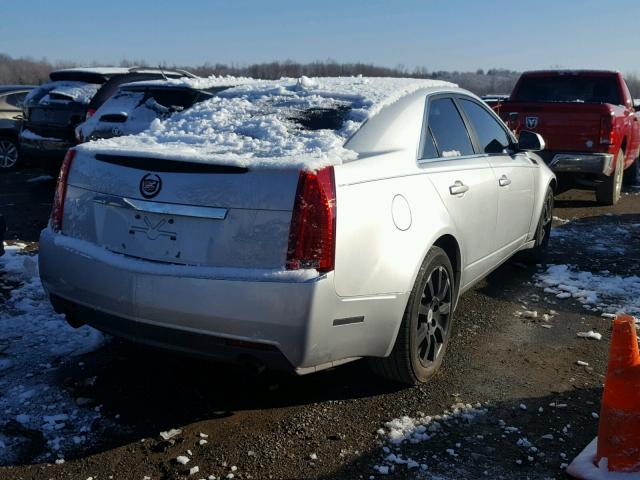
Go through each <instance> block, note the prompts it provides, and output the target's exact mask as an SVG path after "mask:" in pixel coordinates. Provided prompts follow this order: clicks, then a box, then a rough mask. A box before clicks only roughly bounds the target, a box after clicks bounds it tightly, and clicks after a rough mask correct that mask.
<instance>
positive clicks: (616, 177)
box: [596, 150, 624, 205]
mask: <svg viewBox="0 0 640 480" xmlns="http://www.w3.org/2000/svg"><path fill="white" fill-rule="evenodd" d="M623 164H624V152H623V151H622V150H620V151H619V152H618V156H617V157H616V167H615V171H614V172H613V173H612V174H611V176H609V177H606V178H605V179H604V182H603V183H602V185H600V186H599V187H598V189H597V190H596V200H597V201H598V203H601V204H603V205H615V204H616V203H618V200H620V192H621V191H622V174H623V169H624V165H623Z"/></svg>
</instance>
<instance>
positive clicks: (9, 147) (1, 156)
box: [0, 138, 18, 171]
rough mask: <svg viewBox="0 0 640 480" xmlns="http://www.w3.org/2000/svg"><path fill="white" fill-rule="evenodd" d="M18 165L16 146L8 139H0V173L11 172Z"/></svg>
mask: <svg viewBox="0 0 640 480" xmlns="http://www.w3.org/2000/svg"><path fill="white" fill-rule="evenodd" d="M17 164H18V144H17V143H16V142H15V141H14V140H11V139H10V138H0V171H6V170H11V169H13V168H15V167H16V165H17Z"/></svg>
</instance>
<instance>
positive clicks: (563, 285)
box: [536, 265, 640, 316]
mask: <svg viewBox="0 0 640 480" xmlns="http://www.w3.org/2000/svg"><path fill="white" fill-rule="evenodd" d="M536 279H537V281H538V283H537V284H536V286H538V287H542V288H544V291H545V292H547V293H551V294H554V295H556V297H558V298H575V299H576V300H578V301H579V302H580V303H582V304H583V305H585V307H587V308H588V309H589V310H592V309H594V308H595V309H597V310H599V311H602V312H605V313H628V314H630V315H635V316H640V277H638V276H636V275H633V276H629V277H622V276H619V275H610V274H607V273H604V272H602V273H599V274H594V273H591V272H583V271H580V270H577V269H576V268H575V267H572V266H570V265H549V266H548V268H547V270H546V271H545V272H543V273H539V274H537V275H536Z"/></svg>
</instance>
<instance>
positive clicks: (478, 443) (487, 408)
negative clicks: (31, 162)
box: [0, 170, 640, 480]
mask: <svg viewBox="0 0 640 480" xmlns="http://www.w3.org/2000/svg"><path fill="white" fill-rule="evenodd" d="M40 175H41V172H38V171H35V170H31V171H30V170H24V171H19V172H16V173H11V174H5V175H2V176H0V212H1V213H3V214H5V216H6V217H7V223H8V225H9V234H8V237H9V239H17V240H20V241H23V242H27V243H28V242H36V241H37V237H38V232H39V230H40V229H41V228H42V227H43V226H44V224H45V223H46V220H47V216H48V210H49V208H50V206H51V198H52V191H53V182H52V181H46V180H44V181H36V182H28V180H29V179H33V178H37V177H38V176H40ZM592 199H593V194H592V193H588V192H579V191H569V192H565V193H563V194H562V195H561V196H560V197H559V198H558V199H557V203H556V210H555V212H554V215H555V216H556V217H557V219H556V222H555V223H556V232H557V233H555V234H554V236H553V238H552V243H551V255H550V258H549V263H561V264H571V265H572V266H573V268H575V269H577V270H580V271H584V272H593V273H602V272H603V271H606V272H610V274H612V275H614V274H615V275H621V276H630V275H633V274H634V272H638V265H639V264H640V257H639V256H640V253H639V252H640V233H639V230H638V229H639V228H640V191H639V190H631V191H627V192H626V194H625V195H624V196H623V198H622V200H621V202H620V203H619V205H617V206H616V207H615V208H603V207H598V206H596V205H595V203H594V202H593V200H592ZM566 220H569V222H566ZM602 240H604V241H605V243H604V247H605V248H600V247H598V244H599V243H602ZM31 245H32V247H31V248H32V249H36V248H37V245H36V244H31ZM609 247H611V248H609ZM623 260H624V261H623ZM543 271H544V268H543V267H537V268H536V267H527V266H524V265H522V264H520V263H519V262H518V261H517V260H516V261H511V262H508V263H507V264H505V265H504V266H502V267H501V268H500V269H498V270H497V271H496V272H494V273H493V274H491V275H490V276H489V277H488V278H487V279H486V280H484V281H483V282H481V283H480V284H478V285H477V286H476V287H475V288H474V289H472V290H471V291H469V292H467V293H466V294H465V295H464V296H463V297H462V299H461V302H460V305H459V307H458V310H457V313H456V320H455V324H454V335H453V338H452V341H451V343H450V345H449V349H448V352H447V356H446V358H445V361H444V364H443V368H442V369H441V371H440V372H439V373H438V374H437V376H436V377H435V378H434V379H433V380H432V381H431V382H429V383H428V384H427V385H423V386H419V387H413V388H405V387H402V386H398V385H395V384H392V383H387V382H384V381H382V380H380V379H378V378H377V377H375V376H374V375H372V374H371V373H370V372H369V370H368V369H367V365H366V362H363V361H360V362H355V363H352V364H349V365H345V366H343V367H340V368H336V369H333V370H329V371H325V372H321V373H318V374H315V375H310V376H305V377H293V376H286V375H280V374H275V373H269V372H267V373H264V374H261V375H256V374H253V373H251V372H247V371H245V370H241V369H238V368H235V367H228V366H223V365H218V364H213V363H209V362H204V361H201V360H194V359H189V358H182V357H179V356H176V355H173V354H169V353H166V352H156V351H153V350H148V349H144V348H141V347H139V346H136V345H132V344H128V343H125V342H121V341H119V340H116V339H113V340H112V341H110V342H107V343H106V344H105V345H104V346H103V347H101V348H100V349H98V350H95V351H93V352H92V353H89V354H86V355H83V356H81V357H74V358H68V359H66V360H64V361H62V362H61V363H60V364H59V365H57V374H56V375H55V376H53V377H52V379H53V380H52V381H55V382H58V386H59V387H60V388H63V389H65V391H67V392H68V394H69V395H71V396H75V397H78V398H83V399H87V402H88V403H87V404H86V405H85V406H83V407H81V408H94V409H95V408H98V409H99V411H100V413H101V417H102V421H101V424H100V428H99V430H98V431H99V434H97V435H94V437H93V439H92V440H91V441H90V442H86V443H83V444H82V446H79V447H78V448H77V449H72V450H70V451H66V452H65V453H64V458H65V462H64V463H62V464H50V463H42V462H41V460H40V461H38V459H41V458H42V455H43V449H44V448H45V446H43V444H42V442H41V441H39V440H38V438H37V432H32V431H24V430H20V427H19V425H16V422H13V421H11V420H10V419H9V418H8V415H7V414H6V412H4V413H2V412H0V434H4V435H22V436H24V437H25V438H26V439H27V440H26V441H25V445H26V447H25V449H24V451H23V452H22V455H21V456H20V458H19V459H14V460H13V461H12V462H10V463H11V464H7V465H5V466H2V467H0V479H41V478H51V479H81V480H85V479H87V478H89V477H93V479H94V480H97V479H107V478H116V479H117V478H127V479H140V480H142V479H143V478H145V477H149V478H151V479H154V480H155V479H174V478H192V479H199V478H207V477H208V476H209V475H214V476H215V477H216V478H220V477H222V478H232V477H228V476H229V475H232V476H233V478H256V479H268V478H274V479H307V478H308V479H311V478H321V479H360V478H363V479H368V478H370V477H371V476H373V478H425V479H454V478H455V479H459V478H467V479H474V478H505V479H506V478H508V479H512V478H523V479H524V478H531V479H543V478H564V473H563V464H565V463H568V462H570V461H571V459H573V458H574V457H575V456H576V455H577V453H579V451H581V450H582V448H584V447H585V446H586V445H587V444H588V443H589V442H590V441H591V440H592V439H593V437H594V436H595V435H596V432H597V425H598V420H597V418H595V415H594V413H597V412H598V411H599V402H600V397H601V394H602V383H603V380H604V373H605V371H606V358H607V350H608V340H609V338H610V319H608V318H603V317H602V316H601V315H600V312H599V311H592V310H587V309H585V305H583V304H582V303H581V302H580V301H579V300H578V299H576V298H569V299H559V298H557V297H556V295H555V294H554V293H546V292H545V291H544V290H543V288H542V287H539V286H536V283H538V282H537V280H536V274H539V273H541V272H543ZM2 282H3V280H2V279H0V283H2ZM2 284H3V285H4V286H5V287H6V288H5V289H3V290H0V292H2V294H1V295H0V320H1V318H2V313H3V301H6V299H7V295H8V294H7V292H8V291H10V289H11V288H13V287H15V282H13V283H12V281H11V279H4V283H2ZM3 295H4V296H3ZM3 299H4V300H3ZM524 311H536V312H538V316H537V317H536V318H530V317H527V315H522V314H520V316H518V313H517V312H524ZM552 311H555V314H553V312H552ZM545 313H546V314H549V315H551V318H549V319H548V320H545V319H543V318H542V315H543V314H545ZM589 330H595V331H597V332H599V333H601V334H602V335H603V338H602V340H601V341H595V340H587V339H583V338H578V337H577V336H576V333H577V332H580V331H589ZM0 340H1V339H0ZM578 360H580V361H581V362H585V363H588V365H578V364H577V363H576V362H577V361H578ZM1 377H2V372H0V378H1ZM6 394H7V392H0V396H2V395H6ZM459 403H462V404H471V405H473V406H475V407H472V409H471V410H467V407H462V406H458V407H457V408H458V410H453V409H452V408H451V406H452V405H454V404H459ZM447 411H448V412H449V413H448V414H447V413H446V412H447ZM465 412H466V414H465ZM438 415H439V416H440V417H436V416H438ZM442 415H446V416H442ZM403 416H407V417H409V418H410V419H411V420H410V421H409V420H408V419H406V420H405V422H409V423H410V424H412V425H423V426H424V427H425V429H424V430H425V433H426V434H428V436H429V437H430V438H429V439H428V440H426V439H424V438H419V435H418V436H414V437H412V438H413V441H414V442H415V443H411V442H404V443H402V444H396V443H394V437H393V436H392V435H390V434H391V433H392V432H393V431H394V428H395V427H394V425H395V424H391V425H388V424H387V423H388V422H390V421H391V420H393V419H399V418H401V417H403ZM429 417H431V418H429ZM172 428H175V429H180V430H181V432H180V433H179V434H177V435H175V436H174V437H173V438H171V439H169V440H164V439H162V438H161V437H160V435H159V434H160V432H163V431H169V430H170V429H172ZM420 431H422V429H418V430H415V431H414V434H415V432H418V433H419V432H420ZM201 434H204V435H206V437H204V436H202V435H201ZM203 440H205V441H206V443H205V442H203ZM189 452H190V453H189ZM390 455H391V457H390ZM178 456H186V457H188V458H189V459H190V460H189V462H188V463H186V464H185V465H182V464H180V463H178V462H177V461H176V458H177V457H178ZM409 459H410V460H411V461H413V462H415V463H411V464H408V463H407V462H408V461H409ZM5 463H7V462H5ZM196 466H197V467H198V470H199V471H198V472H196V473H194V474H192V475H190V469H192V468H193V467H196ZM386 469H388V472H386ZM384 473H387V475H383V474H384ZM111 475H112V476H113V477H110V476H111Z"/></svg>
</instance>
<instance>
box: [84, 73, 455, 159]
mask: <svg viewBox="0 0 640 480" xmlns="http://www.w3.org/2000/svg"><path fill="white" fill-rule="evenodd" d="M451 87H455V85H454V84H451V83H448V82H442V81H437V80H424V79H410V78H371V77H324V78H314V79H310V78H307V77H301V78H299V79H291V78H283V79H280V80H255V81H253V82H250V83H248V84H246V85H241V86H237V87H234V88H231V89H228V90H224V91H222V92H220V93H218V95H217V96H216V97H214V98H212V99H210V100H206V101H204V102H201V103H199V104H197V105H194V106H193V107H192V108H190V109H187V110H185V111H183V112H179V113H176V114H174V115H172V116H171V117H170V118H168V119H166V120H154V121H153V122H152V123H151V126H150V128H149V129H148V130H146V131H144V132H142V133H139V134H136V135H130V136H123V137H118V138H112V139H106V140H96V141H93V142H88V143H85V144H82V145H79V146H78V147H77V148H78V150H80V151H85V152H88V153H92V154H94V153H102V154H116V155H133V156H145V157H153V158H166V159H173V160H185V161H199V162H206V163H215V164H225V165H235V166H242V167H253V168H304V169H308V170H315V169H317V168H321V167H323V166H326V165H336V164H340V163H342V162H344V161H346V160H351V159H355V158H356V157H357V154H356V153H355V152H353V151H351V150H348V149H346V148H344V143H345V141H346V140H347V139H348V138H349V137H350V136H351V135H352V134H353V133H355V132H356V131H357V130H358V129H359V128H360V126H362V124H363V123H364V122H365V121H367V120H368V119H369V118H371V117H372V116H373V115H376V114H377V113H378V112H379V111H380V110H381V109H382V108H384V107H385V106H387V105H390V104H391V103H394V102H395V101H397V100H399V99H400V98H402V97H404V96H406V95H409V94H411V93H413V92H416V91H417V90H421V89H433V88H451Z"/></svg>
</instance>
